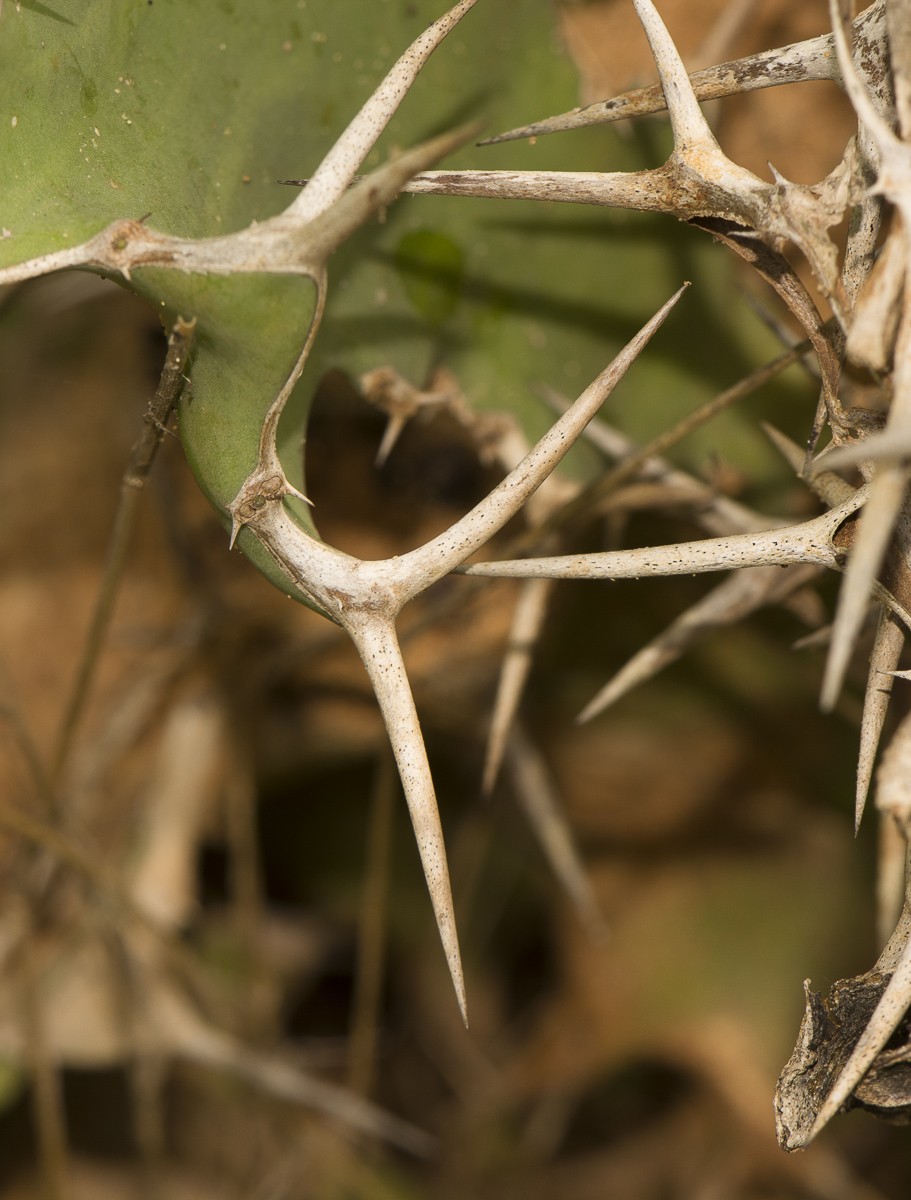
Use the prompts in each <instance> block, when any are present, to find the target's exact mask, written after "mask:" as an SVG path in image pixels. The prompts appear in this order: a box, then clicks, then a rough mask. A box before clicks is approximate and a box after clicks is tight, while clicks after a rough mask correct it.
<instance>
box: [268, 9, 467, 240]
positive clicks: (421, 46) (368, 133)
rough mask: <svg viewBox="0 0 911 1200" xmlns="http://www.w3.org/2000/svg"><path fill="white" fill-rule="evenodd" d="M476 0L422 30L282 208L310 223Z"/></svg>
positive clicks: (346, 181) (344, 182) (350, 176)
mask: <svg viewBox="0 0 911 1200" xmlns="http://www.w3.org/2000/svg"><path fill="white" fill-rule="evenodd" d="M475 4H477V0H459V3H458V4H456V5H455V7H454V8H451V9H450V10H449V12H447V13H445V14H444V15H443V16H442V17H440V18H439V20H437V21H434V23H433V24H432V25H431V26H430V27H429V28H428V29H426V30H425V31H424V32H423V33H422V34H421V36H420V37H419V38H417V39H416V40H415V41H414V42H412V44H411V45H410V46H409V47H408V49H407V50H406V51H405V53H404V54H403V55H402V56H401V58H400V59H399V60H398V61H397V62H396V63H395V65H394V66H393V67H392V69H391V71H389V73H388V74H387V75H386V77H385V79H383V81H382V83H381V84H380V85H379V87H378V88H377V89H376V91H375V92H374V93H373V95H372V96H371V97H370V99H369V100H368V101H367V102H366V104H365V105H364V106H363V108H362V109H361V110H360V112H359V113H358V114H357V116H356V117H355V118H354V120H353V121H351V123H350V124H349V125H348V128H347V129H346V130H345V132H344V133H343V134H342V135H341V137H340V138H339V139H338V141H337V142H336V143H335V145H334V146H333V147H332V149H331V150H330V151H329V153H328V154H327V155H326V157H325V158H324V159H323V161H322V162H321V163H320V165H319V166H318V167H317V169H316V170H315V171H314V172H313V174H312V175H311V177H310V179H309V181H308V183H307V186H306V187H305V188H304V190H303V191H302V192H301V193H300V195H299V196H297V197H295V199H294V200H293V201H292V203H291V204H290V205H289V206H288V208H287V209H286V210H285V211H286V213H288V214H289V215H293V216H294V217H295V218H297V220H299V221H312V220H313V218H314V217H317V216H319V215H320V213H323V212H325V211H326V209H328V208H329V206H330V205H331V204H332V203H333V202H334V201H336V200H338V199H339V197H340V196H342V195H343V193H344V192H345V190H346V189H347V187H348V185H349V184H350V183H351V181H352V179H353V178H354V176H355V173H356V172H357V169H358V167H359V166H360V165H361V163H362V162H363V161H364V159H365V158H366V157H367V155H368V154H369V153H370V151H371V150H372V148H373V146H374V145H375V143H376V141H377V139H378V138H379V136H380V134H381V133H382V132H383V130H384V129H385V128H386V126H387V125H388V123H389V121H390V119H391V118H392V116H393V115H394V113H395V111H396V109H397V108H398V106H399V105H400V104H401V102H402V100H403V99H404V98H405V95H406V94H407V92H408V89H409V88H410V87H411V85H412V83H414V80H415V79H416V77H417V74H418V72H419V71H420V69H421V67H423V65H424V63H425V62H426V61H427V59H428V58H429V57H430V55H431V54H432V53H433V51H434V50H435V49H436V48H437V46H438V45H439V44H440V42H441V41H442V40H443V38H445V37H446V35H447V33H449V32H450V30H451V29H454V28H455V26H456V25H457V24H458V23H459V21H461V19H462V17H464V16H465V14H466V13H467V12H468V11H469V10H470V9H472V8H473V7H474V6H475Z"/></svg>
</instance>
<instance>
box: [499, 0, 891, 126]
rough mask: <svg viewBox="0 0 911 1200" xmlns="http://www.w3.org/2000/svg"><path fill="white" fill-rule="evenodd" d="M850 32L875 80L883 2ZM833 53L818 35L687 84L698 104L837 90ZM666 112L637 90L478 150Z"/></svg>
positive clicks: (656, 93)
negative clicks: (805, 86) (759, 93)
mask: <svg viewBox="0 0 911 1200" xmlns="http://www.w3.org/2000/svg"><path fill="white" fill-rule="evenodd" d="M854 30H855V32H856V33H857V34H858V35H859V36H862V37H863V38H864V41H865V43H866V45H867V46H868V47H870V49H871V50H872V51H873V52H874V53H871V54H869V55H868V56H867V57H868V59H869V62H870V67H871V69H873V70H874V71H875V70H876V68H877V67H879V69H880V70H879V74H880V75H881V76H882V75H885V71H884V70H883V69H882V68H883V66H884V60H885V58H886V54H887V50H886V31H885V0H876V3H875V4H872V5H871V6H870V7H869V8H867V9H865V10H864V12H862V13H861V14H860V15H859V16H858V17H857V19H856V20H855V22H854ZM833 48H834V42H833V36H832V34H831V33H830V34H823V35H822V36H820V37H815V38H810V39H809V40H807V41H804V42H795V43H793V44H792V45H789V46H783V47H781V48H779V49H775V50H764V51H762V52H761V53H759V54H752V55H750V56H749V57H747V58H741V59H737V60H735V61H733V62H726V63H721V64H720V65H718V66H711V67H706V68H705V69H704V70H701V71H695V72H694V73H693V74H692V75H690V77H689V78H690V83H691V85H692V87H693V91H694V93H695V95H696V98H697V100H699V101H701V102H703V103H704V102H705V101H709V100H720V99H722V98H723V97H725V96H733V95H739V94H741V93H743V92H751V91H755V90H757V89H761V88H770V87H780V86H782V85H784V84H789V83H803V82H807V81H810V80H822V79H831V80H833V81H834V82H836V83H839V84H840V83H841V75H840V73H839V71H838V64H837V59H836V58H835V56H834V55H833V53H832V50H833ZM874 59H876V60H879V61H874ZM666 107H667V104H666V101H665V98H664V92H663V91H662V89H661V87H660V85H652V86H650V87H644V88H637V89H636V90H634V91H631V92H625V93H624V94H623V95H622V96H616V97H614V98H613V99H610V100H599V101H598V102H597V103H595V104H589V105H587V106H586V107H585V108H574V109H572V110H571V111H569V112H565V113H560V114H559V115H558V116H554V117H547V118H546V119H544V120H542V121H535V122H534V123H532V124H530V125H523V126H522V127H521V128H518V129H510V130H508V131H507V132H505V133H500V134H497V135H496V136H495V137H490V138H485V139H484V140H483V141H482V142H480V143H479V145H481V146H494V145H498V144H499V143H501V142H510V141H517V140H519V139H522V138H528V137H540V136H542V135H543V134H547V133H559V132H563V131H565V130H570V129H583V128H586V127H587V126H589V125H601V124H604V123H606V122H612V121H623V120H627V119H629V118H631V117H641V116H649V115H651V114H652V113H658V112H662V111H663V110H664V109H665V108H666Z"/></svg>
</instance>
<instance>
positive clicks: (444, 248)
mask: <svg viewBox="0 0 911 1200" xmlns="http://www.w3.org/2000/svg"><path fill="white" fill-rule="evenodd" d="M395 265H396V269H397V271H398V273H399V275H400V276H401V278H402V286H403V287H404V289H405V295H406V296H407V297H408V299H409V300H410V301H411V304H412V305H413V307H414V309H415V311H416V312H417V313H418V315H419V316H421V317H423V318H424V320H425V321H426V322H427V323H428V325H433V326H436V327H439V326H441V325H442V324H443V323H444V322H445V321H447V320H448V319H449V318H450V317H451V316H452V315H453V314H454V313H455V310H456V305H457V304H458V303H459V293H460V291H461V289H462V276H463V265H464V255H463V254H462V251H461V250H460V249H459V247H458V246H457V245H456V243H455V242H454V241H453V240H452V238H449V237H446V235H445V234H443V233H437V232H436V231H435V230H433V229H416V230H414V232H413V233H406V234H405V236H404V237H403V238H402V240H401V241H400V242H399V244H398V246H396V249H395Z"/></svg>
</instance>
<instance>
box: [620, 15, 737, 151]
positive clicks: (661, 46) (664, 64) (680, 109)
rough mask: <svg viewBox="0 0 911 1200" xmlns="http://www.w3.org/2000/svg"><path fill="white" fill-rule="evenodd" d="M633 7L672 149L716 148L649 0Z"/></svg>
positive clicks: (671, 42)
mask: <svg viewBox="0 0 911 1200" xmlns="http://www.w3.org/2000/svg"><path fill="white" fill-rule="evenodd" d="M633 5H634V7H635V9H636V15H637V16H638V18H639V20H640V21H641V22H642V27H643V29H644V30H645V36H646V37H647V38H648V44H649V46H650V47H651V50H652V55H653V57H654V59H655V66H656V67H657V68H658V75H659V77H660V79H661V86H662V88H663V89H664V95H665V98H666V100H667V109H668V114H669V115H670V118H671V128H672V129H673V131H674V146H675V148H676V149H677V150H678V151H681V150H686V149H689V147H691V146H695V145H698V144H699V143H700V142H709V143H711V144H712V145H717V142H716V141H715V135H714V134H713V133H712V131H711V129H710V128H709V123H708V121H706V119H705V117H704V115H703V112H702V109H701V108H700V107H699V102H698V100H697V99H696V96H695V93H694V92H693V85H692V83H690V77H689V75H688V74H687V70H686V67H685V66H684V65H683V60H682V59H681V57H680V54H679V52H678V50H677V47H676V46H675V45H674V42H673V39H672V38H671V35H670V34H669V33H668V31H667V27H666V26H665V24H664V22H663V21H662V20H661V17H660V16H659V15H658V10H657V9H656V8H655V6H654V4H653V3H652V0H633Z"/></svg>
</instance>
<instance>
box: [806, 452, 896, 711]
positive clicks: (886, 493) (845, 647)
mask: <svg viewBox="0 0 911 1200" xmlns="http://www.w3.org/2000/svg"><path fill="white" fill-rule="evenodd" d="M907 480H908V471H907V469H905V468H900V467H892V466H887V467H884V468H882V469H881V470H880V472H879V474H878V475H877V476H876V478H875V479H874V480H873V482H872V483H871V484H869V485H868V489H865V490H867V491H868V496H867V501H866V504H865V505H864V511H863V514H862V515H861V517H860V520H859V522H858V526H857V539H856V541H855V543H854V548H853V549H852V551H851V556H850V558H849V559H848V567H847V570H846V571H845V578H844V582H843V583H842V585H841V590H840V592H839V595H838V606H837V608H836V610H835V620H834V622H833V624H832V640H831V642H830V644H829V656H828V659H827V661H826V669H825V674H824V676H823V683H822V694H821V696H820V707H821V708H822V711H823V712H831V711H832V709H833V708H834V707H835V704H836V702H837V700H838V696H839V693H840V692H841V687H842V683H843V681H844V677H845V672H846V671H847V669H848V662H849V660H850V657H851V651H852V650H853V649H854V642H855V640H856V638H857V635H858V633H859V632H860V627H861V625H862V624H863V620H864V614H865V613H866V611H867V604H868V602H869V599H870V593H871V591H872V589H873V585H874V583H875V582H876V579H877V576H878V575H879V570H880V567H881V566H882V563H883V559H884V558H885V556H886V550H887V549H888V546H889V540H890V538H891V537H892V529H893V527H894V525H895V520H896V518H897V516H898V513H899V510H900V508H901V505H902V500H903V498H904V495H905V486H906V483H907Z"/></svg>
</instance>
